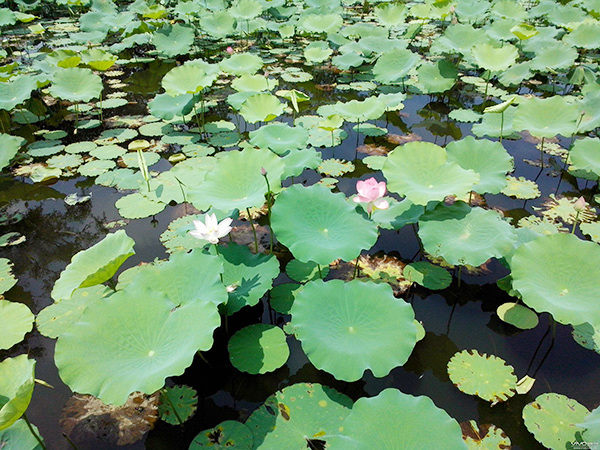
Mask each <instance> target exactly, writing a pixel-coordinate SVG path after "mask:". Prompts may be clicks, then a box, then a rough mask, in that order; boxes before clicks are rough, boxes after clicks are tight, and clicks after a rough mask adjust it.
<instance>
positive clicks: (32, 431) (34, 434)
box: [23, 413, 46, 450]
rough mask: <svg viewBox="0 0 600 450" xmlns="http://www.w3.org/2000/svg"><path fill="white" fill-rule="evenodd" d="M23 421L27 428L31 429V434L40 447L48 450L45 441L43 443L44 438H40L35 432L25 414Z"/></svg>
mask: <svg viewBox="0 0 600 450" xmlns="http://www.w3.org/2000/svg"><path fill="white" fill-rule="evenodd" d="M23 420H24V421H25V423H26V424H27V428H29V431H31V434H33V437H34V438H35V440H36V441H38V444H40V447H42V448H43V449H44V450H46V446H45V445H44V441H42V438H41V437H40V435H39V434H37V433H36V432H35V430H34V429H33V427H32V426H31V423H30V422H29V419H28V418H27V415H26V414H25V413H23Z"/></svg>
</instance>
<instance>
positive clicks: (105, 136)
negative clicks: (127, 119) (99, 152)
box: [94, 128, 138, 145]
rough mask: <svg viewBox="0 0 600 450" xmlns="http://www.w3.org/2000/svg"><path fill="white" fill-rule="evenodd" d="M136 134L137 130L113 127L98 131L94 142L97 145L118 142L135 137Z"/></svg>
mask: <svg viewBox="0 0 600 450" xmlns="http://www.w3.org/2000/svg"><path fill="white" fill-rule="evenodd" d="M137 135H138V132H137V131H136V130H132V129H131V128H113V129H111V130H104V131H103V132H102V133H100V136H99V137H98V139H96V140H95V141H94V143H96V144H98V145H110V144H120V143H122V142H125V141H129V140H131V139H133V138H135V137H136V136H137Z"/></svg>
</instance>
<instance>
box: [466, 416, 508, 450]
mask: <svg viewBox="0 0 600 450" xmlns="http://www.w3.org/2000/svg"><path fill="white" fill-rule="evenodd" d="M460 428H461V430H462V434H463V439H464V441H465V443H466V444H467V447H468V448H469V450H478V449H482V450H484V449H489V450H502V449H509V448H511V443H510V438H509V437H508V436H507V435H506V433H505V432H504V431H503V430H502V429H501V428H498V427H497V426H495V425H480V426H477V422H475V421H474V420H469V421H468V422H462V423H461V424H460Z"/></svg>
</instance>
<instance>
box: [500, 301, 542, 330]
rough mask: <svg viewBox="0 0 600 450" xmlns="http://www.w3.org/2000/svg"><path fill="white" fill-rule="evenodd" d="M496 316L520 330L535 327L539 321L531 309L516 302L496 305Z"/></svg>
mask: <svg viewBox="0 0 600 450" xmlns="http://www.w3.org/2000/svg"><path fill="white" fill-rule="evenodd" d="M496 314H498V317H500V319H501V320H502V321H504V322H506V323H509V324H511V325H513V326H515V327H517V328H520V329H521V330H530V329H532V328H535V327H536V326H537V324H538V322H539V319H538V316H537V314H536V313H535V312H533V311H532V310H531V309H529V308H527V307H525V306H523V305H520V304H518V303H513V302H508V303H503V304H502V305H500V306H498V309H497V310H496Z"/></svg>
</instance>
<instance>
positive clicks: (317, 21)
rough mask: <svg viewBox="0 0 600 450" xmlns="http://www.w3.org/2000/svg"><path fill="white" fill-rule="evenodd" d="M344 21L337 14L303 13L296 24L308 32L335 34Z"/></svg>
mask: <svg viewBox="0 0 600 450" xmlns="http://www.w3.org/2000/svg"><path fill="white" fill-rule="evenodd" d="M343 23H344V19H343V18H342V16H340V15H339V14H303V15H302V16H301V18H300V21H299V23H298V26H299V27H300V28H302V29H303V30H305V31H308V32H309V33H311V32H312V33H327V34H330V35H331V34H335V33H337V32H338V31H339V29H340V28H341V27H342V25H343Z"/></svg>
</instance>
